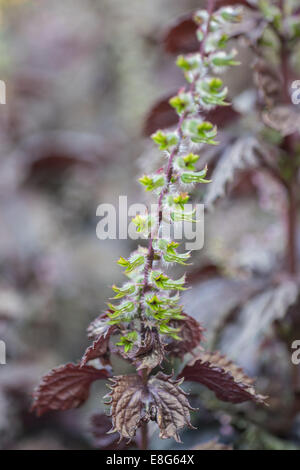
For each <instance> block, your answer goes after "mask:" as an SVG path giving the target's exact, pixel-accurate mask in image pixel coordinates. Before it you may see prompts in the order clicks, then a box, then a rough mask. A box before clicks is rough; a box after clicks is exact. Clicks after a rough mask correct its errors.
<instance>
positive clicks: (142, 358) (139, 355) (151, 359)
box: [128, 328, 165, 373]
mask: <svg viewBox="0 0 300 470" xmlns="http://www.w3.org/2000/svg"><path fill="white" fill-rule="evenodd" d="M164 346H165V345H164V344H163V343H162V341H161V339H160V336H159V334H158V332H157V330H156V329H152V330H150V329H149V328H147V329H146V331H145V333H144V339H143V340H142V343H141V344H140V345H138V346H134V347H133V349H132V350H131V351H130V353H129V354H128V357H129V358H130V359H132V360H133V363H134V364H135V365H136V366H137V370H141V369H147V371H148V373H150V372H151V370H152V369H154V368H155V367H157V366H159V365H160V364H161V363H162V361H163V359H164V354H165V351H164Z"/></svg>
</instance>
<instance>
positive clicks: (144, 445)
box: [141, 423, 148, 450]
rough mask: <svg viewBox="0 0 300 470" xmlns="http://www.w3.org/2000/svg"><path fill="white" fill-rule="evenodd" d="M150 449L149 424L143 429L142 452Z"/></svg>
mask: <svg viewBox="0 0 300 470" xmlns="http://www.w3.org/2000/svg"><path fill="white" fill-rule="evenodd" d="M147 449H148V424H147V423H144V424H143V425H142V427H141V450H147Z"/></svg>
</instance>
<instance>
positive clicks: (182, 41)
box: [163, 0, 256, 54]
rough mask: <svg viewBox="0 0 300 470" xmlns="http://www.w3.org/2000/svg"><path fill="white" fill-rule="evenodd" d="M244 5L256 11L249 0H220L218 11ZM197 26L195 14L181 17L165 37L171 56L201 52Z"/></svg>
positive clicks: (217, 6)
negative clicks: (194, 18) (226, 7)
mask: <svg viewBox="0 0 300 470" xmlns="http://www.w3.org/2000/svg"><path fill="white" fill-rule="evenodd" d="M233 5H243V6H247V7H248V8H250V9H256V7H255V6H254V5H251V3H250V2H248V1H247V0H219V1H217V2H216V9H218V8H221V7H224V6H233ZM196 31H197V25H196V23H195V22H194V20H193V13H188V14H186V15H183V16H181V17H179V18H178V19H177V20H176V21H175V22H174V23H173V24H172V25H171V26H170V27H169V29H168V30H167V32H166V33H165V34H164V36H163V44H164V48H165V50H166V52H168V53H169V54H187V53H190V52H197V51H199V50H200V44H199V41H198V39H197V36H196Z"/></svg>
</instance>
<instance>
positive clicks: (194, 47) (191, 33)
mask: <svg viewBox="0 0 300 470" xmlns="http://www.w3.org/2000/svg"><path fill="white" fill-rule="evenodd" d="M196 31H197V25H196V23H195V22H194V21H193V15H192V14H188V15H185V16H181V17H180V18H178V19H177V20H176V21H175V23H173V24H172V25H171V27H170V28H169V29H168V31H167V32H166V34H165V35H164V37H163V43H164V47H165V50H166V51H167V52H169V53H170V54H185V53H188V52H196V51H198V50H199V48H200V46H199V41H198V39H197V36H196Z"/></svg>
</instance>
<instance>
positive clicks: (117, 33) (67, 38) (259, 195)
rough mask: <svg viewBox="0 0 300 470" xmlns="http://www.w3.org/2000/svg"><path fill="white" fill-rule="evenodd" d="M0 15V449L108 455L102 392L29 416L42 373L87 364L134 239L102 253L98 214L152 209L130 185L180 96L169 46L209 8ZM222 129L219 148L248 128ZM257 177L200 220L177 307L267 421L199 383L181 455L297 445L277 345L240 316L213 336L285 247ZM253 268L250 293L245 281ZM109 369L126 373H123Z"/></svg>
mask: <svg viewBox="0 0 300 470" xmlns="http://www.w3.org/2000/svg"><path fill="white" fill-rule="evenodd" d="M0 5H1V16H0V79H2V80H4V81H5V82H6V85H7V98H6V99H7V104H6V105H1V106H0V273H1V276H0V339H2V340H4V341H5V342H6V345H7V365H5V366H0V448H2V449H33V450H35V449H89V448H107V447H109V446H114V445H115V443H114V442H112V441H111V440H110V438H107V440H106V441H105V440H104V439H103V438H99V439H98V440H97V438H95V436H93V435H92V433H91V428H92V425H91V422H90V416H91V414H93V413H95V412H97V411H98V412H103V410H104V405H103V402H102V396H103V395H104V394H105V393H106V391H105V387H104V386H102V385H101V384H98V383H97V384H95V385H94V386H93V389H92V394H91V399H90V400H89V401H88V403H87V404H86V405H84V406H83V407H82V408H80V409H78V410H74V411H69V412H65V413H49V414H47V415H45V416H43V417H42V418H39V419H38V418H36V417H35V416H34V415H33V414H32V413H30V412H29V408H30V403H31V393H32V390H33V388H34V387H35V386H36V385H37V383H38V382H39V379H40V377H41V376H42V375H43V374H44V373H45V372H46V371H48V370H49V369H51V368H53V367H55V366H57V365H59V364H62V363H66V362H76V361H77V360H78V359H80V357H81V355H82V353H83V352H84V350H85V348H86V346H87V344H88V342H87V337H86V327H87V325H88V324H89V322H90V321H91V320H92V319H93V318H94V317H95V316H97V315H98V314H99V313H101V311H102V310H103V309H104V308H105V302H106V301H107V299H108V298H109V297H110V296H111V290H110V286H111V285H112V284H113V283H116V284H117V283H118V282H121V280H122V273H121V270H120V269H119V267H118V266H117V265H116V261H117V259H118V258H119V256H120V255H122V256H126V255H127V254H128V253H129V252H130V251H131V250H132V249H133V248H134V246H135V242H134V241H131V240H109V241H108V240H107V241H100V240H98V239H97V237H96V226H97V222H98V219H97V217H96V209H97V206H98V205H99V204H101V203H104V202H109V203H112V204H116V205H117V203H118V198H119V195H127V196H128V200H129V203H130V202H144V201H145V195H144V194H143V191H142V190H141V189H140V188H139V185H138V184H136V181H137V178H138V175H140V173H142V172H143V170H145V169H147V168H148V167H149V166H151V165H155V163H156V162H157V161H158V160H157V155H156V153H155V151H154V149H153V146H152V144H151V142H150V140H149V139H148V137H147V135H146V134H147V133H149V132H148V131H149V129H148V130H147V124H148V125H149V112H150V110H151V108H152V107H153V105H155V104H156V103H157V102H158V100H160V99H161V98H162V97H164V96H168V95H169V94H170V93H172V92H174V91H176V89H177V88H178V87H180V86H181V84H183V78H182V76H181V73H180V71H178V70H177V68H176V66H175V65H174V60H175V58H174V55H172V54H170V53H168V52H167V51H166V50H165V49H166V48H165V47H164V40H163V39H164V37H165V34H166V31H167V29H168V27H169V26H170V25H171V24H172V23H173V22H174V21H176V19H177V18H178V17H180V16H181V15H183V14H186V13H187V12H190V11H192V10H193V9H196V8H199V7H201V6H202V5H203V2H201V1H194V0H184V1H182V0H152V1H151V2H149V1H148V2H141V1H140V0H130V1H129V2H124V1H122V0H64V1H61V0H7V1H0ZM240 59H241V61H242V63H243V65H242V66H241V67H240V68H239V70H238V71H233V72H231V73H230V75H228V76H226V78H225V81H226V83H229V85H230V94H231V96H232V97H234V98H235V99H236V106H237V108H238V109H239V110H240V112H245V116H244V117H243V119H244V121H243V123H244V124H243V125H248V126H250V129H253V128H255V123H253V122H250V123H249V122H248V121H247V116H246V114H247V111H248V110H250V109H251V106H252V105H253V84H252V78H251V74H250V73H249V68H248V66H249V63H250V62H251V54H250V52H249V50H247V48H245V47H244V48H243V47H242V46H241V49H240ZM147 117H148V121H147ZM150 118H151V112H150ZM245 122H246V124H245ZM145 126H146V127H145ZM231 126H232V127H231ZM231 126H230V123H228V128H227V130H226V132H227V137H224V139H225V138H228V135H229V136H231V135H232V133H233V134H234V135H236V133H237V132H239V131H240V130H241V127H237V124H236V123H233V124H232V125H231ZM221 131H222V129H221ZM241 132H242V131H241ZM266 178H267V177H266V176H264V175H263V174H260V175H258V174H251V175H249V174H248V173H246V174H244V175H243V177H240V178H239V179H238V180H237V183H236V185H235V186H234V188H233V191H232V192H231V195H230V197H229V198H228V199H227V200H226V201H224V202H222V203H221V204H220V205H218V206H217V208H216V209H215V211H214V212H213V213H211V214H208V215H207V216H206V219H205V230H206V233H205V235H206V240H205V246H204V249H203V250H201V251H200V252H197V253H195V256H194V265H193V266H191V267H189V273H188V274H189V280H190V282H191V283H192V284H193V287H194V288H193V290H191V291H188V292H187V294H185V296H184V303H185V305H186V309H187V312H188V313H190V314H192V315H194V316H195V317H196V318H197V319H198V320H200V321H202V323H203V325H204V327H205V328H206V329H207V333H206V341H207V345H208V346H209V345H210V344H213V343H216V342H217V343H218V345H219V347H220V348H221V349H222V350H224V351H225V352H228V351H229V350H230V355H231V357H232V358H233V359H236V360H238V362H239V363H240V364H241V365H243V366H244V367H245V368H246V370H247V371H248V372H249V373H250V374H256V375H258V376H259V377H260V378H259V382H258V384H259V389H260V391H263V392H264V391H266V392H269V391H270V388H271V389H272V399H273V401H272V406H273V408H272V412H267V411H265V410H263V411H262V410H260V409H259V410H254V409H253V408H251V407H250V408H249V407H247V406H239V407H237V408H234V409H233V407H226V406H224V405H222V406H221V405H220V406H219V403H218V402H217V401H216V400H215V399H214V398H213V395H212V394H211V393H210V392H204V391H203V390H202V389H201V387H200V386H199V387H198V386H194V387H193V388H192V399H193V404H194V405H196V406H198V407H200V412H199V413H198V414H197V416H196V415H195V416H194V417H193V422H194V424H195V425H197V426H198V427H199V429H198V431H196V432H191V431H186V432H184V433H183V440H184V442H185V444H184V446H180V445H179V448H190V447H192V446H194V445H196V444H197V443H199V442H200V441H203V440H207V439H210V438H214V437H217V438H219V439H221V441H222V442H224V443H229V444H232V443H234V445H235V446H236V447H237V448H250V449H253V448H285V447H287V448H289V447H292V448H293V447H297V445H298V443H299V442H300V426H299V424H300V419H298V414H297V413H294V414H293V416H292V418H291V419H289V421H288V424H286V419H287V413H286V412H282V416H280V417H279V416H278V415H276V413H277V411H278V410H282V408H284V407H285V406H288V403H289V399H290V396H289V381H290V380H291V377H290V371H289V368H288V367H287V363H289V361H290V358H289V356H288V352H287V351H286V348H285V347H283V346H282V345H280V344H278V343H277V342H276V343H274V342H272V339H269V343H268V348H267V349H264V348H262V347H261V346H262V344H265V343H266V342H268V335H267V337H264V338H263V340H262V332H261V331H256V329H257V330H259V328H256V325H260V324H261V323H260V320H259V319H258V322H256V323H255V325H254V327H253V328H254V329H255V332H254V331H253V328H252V331H251V328H250V326H251V325H250V326H249V325H248V324H246V327H245V321H246V320H243V318H241V319H239V321H237V322H236V323H234V324H230V326H229V327H228V328H227V330H228V331H226V332H225V333H226V334H224V335H222V339H221V340H220V339H219V338H218V339H216V337H217V336H218V333H219V331H220V329H222V328H223V325H222V319H223V316H224V315H225V314H226V313H227V312H228V311H231V310H234V308H235V306H236V305H238V303H239V302H241V300H242V299H244V298H247V296H249V295H250V293H251V292H252V291H253V289H258V290H259V289H261V285H262V284H261V283H262V282H263V279H264V276H265V275H266V273H268V272H269V270H270V269H272V268H271V266H272V263H273V262H274V260H275V261H276V259H277V256H278V253H280V250H282V245H283V233H282V225H281V215H282V204H283V203H282V195H281V194H280V190H279V189H278V188H277V187H276V185H274V183H273V182H272V181H268V180H266ZM266 181H267V182H268V184H265V182H266ZM201 197H202V193H201V192H200V193H199V194H196V196H195V198H196V200H199V201H200V200H201ZM274 201H276V204H274ZM253 270H254V271H255V272H258V273H259V277H258V280H257V279H256V280H255V281H254V280H253V279H252V278H251V276H250V274H249V273H250V272H251V271H253ZM243 321H244V323H243ZM268 326H269V325H267V326H266V325H265V324H264V325H263V327H264V333H265V332H266V329H267V327H268ZM240 332H242V333H243V335H244V336H243V337H242V338H243V340H242V344H236V345H235V346H236V348H234V347H233V345H232V338H234V339H235V338H236V337H237V336H238V335H239V334H240ZM266 338H267V339H266ZM240 343H241V341H240ZM241 352H242V354H241ZM266 364H267V365H266ZM265 367H267V368H268V374H267V377H266V374H265V373H264V368H265ZM116 368H117V370H118V371H122V370H123V371H126V365H125V364H121V363H120V362H117V363H116ZM283 403H284V405H283ZM274 410H275V413H274ZM268 413H269V414H268ZM278 413H279V412H278ZM276 417H277V418H278V419H276ZM283 421H284V422H283ZM297 423H298V424H297ZM176 446H177V445H175V443H173V442H169V441H162V442H160V441H159V439H158V435H157V432H156V431H153V432H152V430H151V447H152V448H154V449H158V448H175V447H176ZM177 447H178V446H177Z"/></svg>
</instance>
